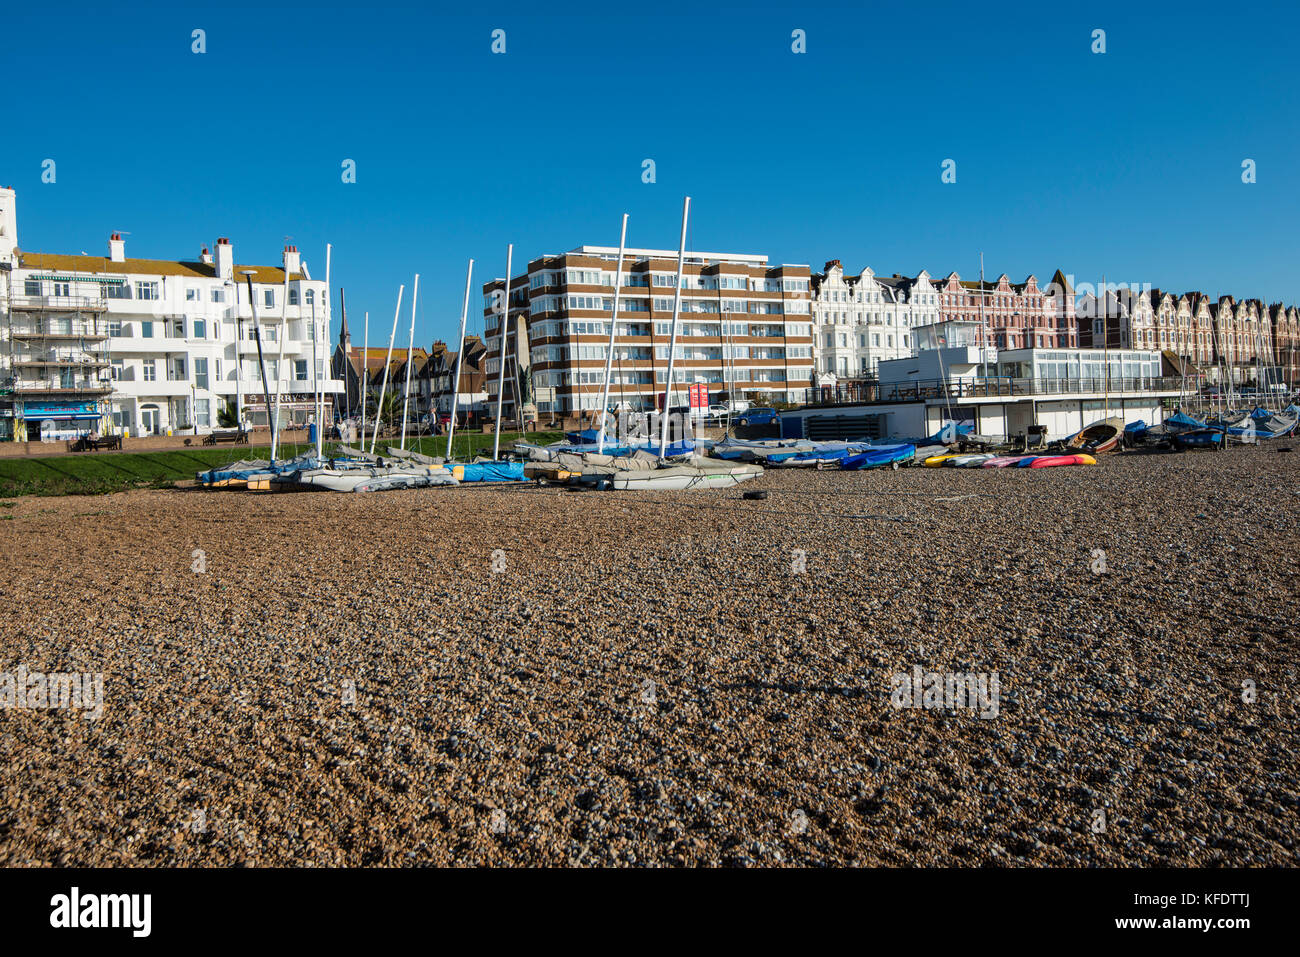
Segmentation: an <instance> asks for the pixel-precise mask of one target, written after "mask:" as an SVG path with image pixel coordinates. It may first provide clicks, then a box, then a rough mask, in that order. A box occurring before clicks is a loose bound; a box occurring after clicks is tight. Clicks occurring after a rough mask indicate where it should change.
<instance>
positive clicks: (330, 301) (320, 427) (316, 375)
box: [311, 243, 337, 458]
mask: <svg viewBox="0 0 1300 957" xmlns="http://www.w3.org/2000/svg"><path fill="white" fill-rule="evenodd" d="M333 252H334V246H333V244H331V243H326V244H325V335H326V338H328V337H329V328H330V310H331V309H332V308H333V306H334V296H333V294H332V293H331V292H330V258H331V256H332V254H333ZM311 336H312V339H311V377H312V382H313V383H315V386H316V457H317V458H321V457H322V456H323V455H324V453H325V432H324V428H325V390H324V388H323V387H322V385H321V381H320V372H318V371H317V370H316V362H317V359H316V340H317V339H319V338H320V329H319V328H317V326H316V302H315V297H314V296H313V297H312V304H311ZM335 411H336V414H337V409H336V410H335Z"/></svg>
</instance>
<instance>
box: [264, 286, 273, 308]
mask: <svg viewBox="0 0 1300 957" xmlns="http://www.w3.org/2000/svg"><path fill="white" fill-rule="evenodd" d="M262 302H264V303H265V304H266V308H268V309H274V308H275V290H274V289H264V290H262Z"/></svg>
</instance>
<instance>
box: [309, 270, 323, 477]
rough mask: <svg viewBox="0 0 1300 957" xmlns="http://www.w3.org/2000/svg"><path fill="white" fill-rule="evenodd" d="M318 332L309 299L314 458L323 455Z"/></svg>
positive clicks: (314, 314)
mask: <svg viewBox="0 0 1300 957" xmlns="http://www.w3.org/2000/svg"><path fill="white" fill-rule="evenodd" d="M318 332H319V330H318V329H317V327H316V297H315V296H312V297H311V404H312V411H313V412H314V413H315V415H316V458H321V457H322V456H323V455H324V451H325V450H324V447H323V446H324V439H323V437H322V433H321V428H322V423H321V418H322V415H321V404H320V376H318V375H317V374H316V335H317V333H318Z"/></svg>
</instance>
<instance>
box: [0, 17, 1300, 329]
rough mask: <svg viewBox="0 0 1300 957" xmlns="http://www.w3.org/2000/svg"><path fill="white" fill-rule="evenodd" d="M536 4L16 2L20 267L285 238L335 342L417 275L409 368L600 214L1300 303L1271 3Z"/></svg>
mask: <svg viewBox="0 0 1300 957" xmlns="http://www.w3.org/2000/svg"><path fill="white" fill-rule="evenodd" d="M537 9H538V7H537V6H536V5H524V4H494V3H479V4H475V5H469V6H460V7H458V9H457V10H456V11H454V12H444V11H442V10H440V9H437V8H436V7H434V6H432V5H429V4H409V5H401V6H382V5H379V4H370V5H367V4H352V3H349V4H331V3H329V2H322V3H312V4H296V5H284V6H281V5H276V4H273V3H262V4H244V3H238V2H232V3H226V4H202V5H197V4H195V5H184V4H166V5H157V6H150V5H149V4H145V3H133V4H122V5H118V4H95V5H93V6H85V7H80V5H78V4H64V5H60V7H59V14H58V15H57V16H56V17H51V16H50V14H49V12H48V11H42V10H40V9H37V8H36V7H33V6H32V5H30V4H24V5H20V7H19V9H17V10H16V11H7V12H6V14H5V18H6V21H7V23H6V29H5V32H6V34H7V37H6V41H5V49H6V71H5V72H6V77H7V78H8V81H9V93H10V97H11V100H10V103H11V107H10V110H9V117H8V121H7V122H6V124H5V129H4V131H3V133H0V184H3V185H13V186H15V187H16V188H17V189H18V191H19V194H18V209H19V241H20V245H21V246H22V247H23V248H25V249H30V250H34V251H35V250H40V251H47V252H80V251H82V250H85V251H87V252H90V253H93V254H102V253H103V251H104V249H105V248H106V247H105V243H106V241H107V238H108V234H109V232H110V231H111V230H113V229H120V230H124V231H128V232H129V233H130V235H129V236H128V237H127V252H128V255H131V256H139V257H148V258H193V257H194V256H196V254H197V253H198V249H199V247H200V245H202V244H204V243H207V244H211V243H212V242H213V241H214V240H215V239H216V237H217V236H229V237H231V239H232V241H233V242H234V243H235V246H236V258H237V259H238V260H239V261H241V262H250V261H256V262H267V263H274V262H278V261H279V255H280V248H281V246H282V245H283V242H284V237H285V236H286V235H288V236H292V237H293V239H292V241H293V242H294V243H296V244H297V245H298V247H299V248H300V249H301V250H302V252H303V256H304V258H305V259H306V260H307V262H308V263H309V264H310V266H311V268H312V272H313V275H320V274H323V271H324V247H325V243H326V242H332V243H333V244H334V261H333V276H332V278H333V280H334V285H335V286H336V287H337V286H338V285H342V286H344V287H345V288H346V289H347V294H348V307H349V308H348V312H349V321H350V324H351V325H352V328H353V331H354V337H355V338H354V341H359V337H360V333H361V314H362V311H363V310H366V309H369V310H370V312H371V325H372V333H375V329H376V325H377V324H378V326H380V327H382V326H383V325H385V324H387V323H390V322H391V319H392V312H393V305H394V301H395V297H396V290H397V286H398V284H399V283H402V282H405V283H406V284H407V296H408V298H407V299H406V302H405V303H404V306H403V316H404V318H403V328H404V327H405V323H406V321H407V318H408V317H409V311H408V310H409V303H410V299H409V295H410V282H411V277H412V275H413V274H414V273H415V272H417V271H418V272H419V273H420V274H421V280H420V283H421V289H420V293H421V298H420V303H419V323H418V327H417V336H418V338H419V341H420V342H421V343H422V344H424V345H428V342H429V341H431V340H432V339H433V338H434V337H435V336H439V337H442V338H449V337H453V336H454V335H455V329H456V323H457V321H458V317H459V313H460V301H461V295H462V290H463V288H464V270H465V261H466V259H467V258H468V257H470V256H472V257H474V259H475V260H476V265H475V277H474V278H475V294H474V296H473V299H472V300H471V314H470V315H471V322H470V329H471V331H476V330H478V329H480V328H481V320H480V318H479V317H480V315H481V297H480V295H479V294H478V288H479V284H480V283H481V282H482V281H483V280H486V279H488V278H491V277H494V276H500V275H502V274H504V271H505V247H506V243H507V242H513V243H514V244H515V267H516V268H515V271H516V272H522V271H523V268H524V266H525V264H526V262H527V260H528V259H530V258H533V257H536V256H538V255H542V254H545V253H555V252H562V251H564V250H567V249H570V248H572V247H574V246H577V245H579V244H581V243H596V244H608V245H615V244H616V243H617V241H618V224H619V218H620V216H621V214H622V213H623V212H628V213H630V214H631V219H630V223H629V229H628V241H629V244H630V245H634V246H652V247H661V248H673V247H675V246H676V241H677V234H678V229H679V217H680V215H681V200H682V196H683V195H684V194H687V193H689V194H690V195H691V196H692V198H693V199H692V223H691V229H690V238H689V241H690V245H691V246H692V247H693V248H698V249H707V250H717V251H734V252H759V253H766V254H767V255H769V257H770V258H771V259H772V260H773V261H779V262H798V263H809V264H810V265H812V266H813V268H814V269H819V268H820V267H821V265H822V263H824V262H825V260H827V259H832V258H835V259H841V260H843V261H844V264H845V267H846V268H848V269H851V270H854V271H856V270H858V269H860V268H862V267H863V266H864V265H870V266H871V267H872V268H873V269H875V270H876V271H878V272H885V273H891V272H895V271H898V272H904V273H909V274H910V273H915V272H916V271H918V270H920V269H922V268H925V269H929V270H930V271H931V272H932V273H941V274H943V273H947V272H948V271H949V270H952V269H956V270H958V271H959V272H961V273H962V275H963V276H966V277H974V276H976V275H977V274H978V269H979V254H980V252H981V251H983V253H984V259H985V265H986V269H987V272H988V274H989V275H990V276H994V277H995V276H997V275H998V274H999V273H1002V272H1006V273H1007V274H1008V275H1010V276H1011V278H1012V279H1013V280H1020V279H1023V278H1024V277H1025V276H1026V275H1028V274H1029V273H1034V274H1035V275H1037V276H1038V277H1039V278H1040V279H1041V280H1042V281H1043V282H1046V281H1047V279H1048V277H1050V276H1051V274H1052V271H1053V270H1054V269H1055V268H1057V267H1058V266H1059V267H1061V268H1062V269H1063V270H1065V271H1066V272H1067V273H1072V274H1074V275H1075V276H1076V277H1078V278H1079V279H1081V280H1085V279H1097V278H1100V275H1101V274H1102V273H1103V272H1104V273H1105V274H1106V277H1107V278H1108V279H1109V280H1110V281H1112V282H1124V283H1150V284H1152V285H1154V286H1160V287H1162V288H1166V289H1171V290H1175V291H1182V290H1187V289H1200V290H1202V291H1205V292H1209V293H1212V294H1219V293H1232V294H1234V295H1239V296H1241V295H1249V296H1259V297H1261V298H1263V299H1265V300H1266V301H1274V300H1278V299H1281V300H1284V301H1287V302H1300V275H1297V270H1296V268H1295V264H1296V262H1297V254H1298V253H1300V248H1298V247H1300V241H1298V240H1297V228H1296V227H1297V222H1298V217H1297V213H1298V212H1300V168H1298V167H1300V163H1298V162H1297V158H1296V157H1297V146H1298V145H1300V143H1298V142H1297V139H1298V136H1297V116H1298V111H1297V98H1298V97H1300V84H1298V83H1297V82H1296V78H1297V70H1296V67H1295V66H1294V65H1293V62H1292V57H1293V52H1294V51H1293V50H1292V49H1291V47H1292V45H1293V36H1294V34H1295V32H1296V29H1297V27H1300V13H1297V12H1296V7H1295V5H1294V4H1276V5H1274V4H1253V3H1248V2H1241V3H1234V4H1208V3H1205V4H1198V3H1191V4H1188V3H1180V4H1177V5H1165V4H1139V3H1133V2H1127V3H1098V2H1092V3H1056V4H1042V3H1033V4H1030V3H1020V4H1001V5H999V4H996V3H990V4H979V5H971V4H944V3H929V4H924V5H917V4H913V3H875V4H870V5H866V4H847V3H845V4H836V3H833V2H831V3H819V4H816V5H809V4H803V3H798V4H796V3H789V4H772V3H751V4H739V3H711V4H701V3H695V4H682V3H666V4H652V5H645V6H644V7H641V6H639V5H626V7H625V9H624V10H622V11H614V10H611V9H610V5H607V4H599V5H595V4H592V5H582V6H580V7H575V8H574V10H575V11H576V12H572V13H563V12H562V13H559V14H557V15H551V16H545V17H543V16H538V15H536V14H535V12H534V13H530V12H529V11H530V10H532V11H536V10H537ZM194 28H202V29H205V30H206V31H207V52H206V53H205V54H203V55H195V54H193V53H192V52H191V30H193V29H194ZM495 28H501V29H504V30H505V31H506V51H507V52H506V53H505V54H504V55H494V54H492V53H491V52H490V44H491V32H492V30H493V29H495ZM796 28H798V29H803V30H805V31H806V33H807V53H805V54H802V55H796V54H794V53H792V52H791V31H792V30H794V29H796ZM1098 28H1100V29H1104V30H1105V31H1106V46H1107V52H1106V53H1105V54H1102V55H1097V54H1093V53H1092V52H1091V49H1090V47H1091V44H1092V37H1091V34H1092V31H1093V30H1094V29H1098ZM46 158H53V159H54V160H55V161H56V163H57V181H56V182H55V183H54V184H43V183H42V182H41V163H42V160H44V159H46ZM646 158H651V159H653V160H654V161H655V163H656V170H657V182H655V183H654V184H645V183H642V181H641V170H642V166H641V164H642V160H643V159H646ZM949 158H951V159H953V160H955V161H956V163H957V182H956V183H955V184H944V183H941V181H940V172H941V164H942V162H943V161H944V160H945V159H949ZM1246 158H1250V159H1253V160H1255V162H1256V164H1257V178H1258V181H1257V182H1256V183H1254V184H1250V185H1246V184H1243V183H1242V181H1241V163H1242V161H1243V159H1246ZM344 159H353V160H355V161H356V164H357V182H356V183H355V184H344V183H343V182H341V177H340V173H341V168H340V164H341V163H342V162H343V160H344ZM335 301H336V305H337V298H336V300H335ZM336 323H337V309H336ZM375 338H376V336H374V335H372V343H373V341H374V339H375ZM381 344H382V343H381Z"/></svg>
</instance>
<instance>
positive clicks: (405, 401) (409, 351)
mask: <svg viewBox="0 0 1300 957" xmlns="http://www.w3.org/2000/svg"><path fill="white" fill-rule="evenodd" d="M419 296H420V274H419V273H418V272H417V273H416V274H415V285H414V286H412V287H411V333H410V335H409V336H408V337H407V340H406V386H405V394H404V396H403V398H402V444H401V448H402V450H403V451H405V450H406V412H407V409H408V408H410V405H411V361H412V359H413V358H414V356H415V301H416V300H417V299H418V298H419Z"/></svg>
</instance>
